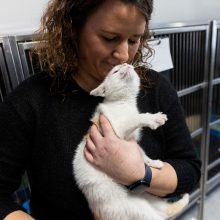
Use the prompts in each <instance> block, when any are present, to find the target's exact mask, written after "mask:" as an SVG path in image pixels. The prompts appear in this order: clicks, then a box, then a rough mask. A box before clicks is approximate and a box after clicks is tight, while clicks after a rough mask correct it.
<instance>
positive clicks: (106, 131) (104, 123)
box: [99, 114, 115, 136]
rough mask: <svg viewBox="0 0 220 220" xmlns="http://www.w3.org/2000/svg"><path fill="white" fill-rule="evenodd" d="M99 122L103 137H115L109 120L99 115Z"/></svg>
mask: <svg viewBox="0 0 220 220" xmlns="http://www.w3.org/2000/svg"><path fill="white" fill-rule="evenodd" d="M99 121H100V126H101V130H102V133H103V136H106V135H115V132H114V130H113V128H112V126H111V124H110V122H109V120H108V119H107V118H106V117H105V116H104V115H102V114H101V115H100V117H99Z"/></svg>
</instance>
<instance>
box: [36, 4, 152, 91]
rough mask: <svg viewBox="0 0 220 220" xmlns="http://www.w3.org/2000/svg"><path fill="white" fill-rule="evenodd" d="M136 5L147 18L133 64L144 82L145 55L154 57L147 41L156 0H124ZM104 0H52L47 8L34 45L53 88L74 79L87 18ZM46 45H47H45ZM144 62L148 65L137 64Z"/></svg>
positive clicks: (55, 88) (60, 88) (61, 87)
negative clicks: (79, 40)
mask: <svg viewBox="0 0 220 220" xmlns="http://www.w3.org/2000/svg"><path fill="white" fill-rule="evenodd" d="M121 1H122V2H124V3H128V4H133V5H135V6H136V7H137V8H139V10H141V12H142V13H143V15H144V16H145V18H146V30H145V33H144V35H143V36H142V38H141V44H140V47H139V49H138V52H137V54H136V55H135V57H134V59H133V62H132V64H133V65H134V66H136V67H137V68H136V70H137V72H138V73H139V75H140V77H141V78H142V79H143V81H145V82H147V80H148V79H147V74H146V70H147V69H148V64H147V62H146V58H148V57H149V56H151V49H150V48H149V46H148V44H147V39H148V38H149V29H148V24H149V20H150V18H151V13H152V10H153V0H121ZM103 2H105V0H92V1H91V0H77V1H75V0H50V2H49V3H48V7H47V9H46V11H45V13H44V15H43V16H42V18H41V27H40V29H39V30H38V31H37V32H36V33H35V34H34V37H33V40H36V41H38V42H39V43H38V44H37V46H36V47H35V48H34V53H36V54H37V55H38V56H39V59H40V60H41V62H42V63H43V64H44V66H46V68H47V69H48V70H49V73H50V75H51V77H52V78H53V80H54V83H53V87H54V90H55V91H56V90H58V91H59V92H62V91H60V90H63V89H64V86H65V85H66V84H67V83H68V82H69V81H70V80H71V79H72V74H76V73H77V72H78V44H77V37H78V34H79V32H80V30H81V28H82V27H83V25H84V24H85V22H86V21H87V19H88V17H89V16H90V15H91V14H92V13H94V12H95V11H96V9H97V8H98V7H100V5H101V4H102V3H103ZM45 46H46V47H45ZM143 48H146V49H147V50H146V51H147V54H146V56H145V57H143V54H142V49H143ZM141 62H142V63H145V66H146V67H145V68H143V67H138V66H139V65H140V63H141Z"/></svg>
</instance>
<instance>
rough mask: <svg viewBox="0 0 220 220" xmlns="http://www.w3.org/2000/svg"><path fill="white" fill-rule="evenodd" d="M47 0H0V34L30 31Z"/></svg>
mask: <svg viewBox="0 0 220 220" xmlns="http://www.w3.org/2000/svg"><path fill="white" fill-rule="evenodd" d="M47 3H48V0H0V35H4V34H11V33H32V32H33V31H34V30H36V28H37V27H39V24H40V17H41V15H42V13H43V10H44V8H45V6H46V5H47Z"/></svg>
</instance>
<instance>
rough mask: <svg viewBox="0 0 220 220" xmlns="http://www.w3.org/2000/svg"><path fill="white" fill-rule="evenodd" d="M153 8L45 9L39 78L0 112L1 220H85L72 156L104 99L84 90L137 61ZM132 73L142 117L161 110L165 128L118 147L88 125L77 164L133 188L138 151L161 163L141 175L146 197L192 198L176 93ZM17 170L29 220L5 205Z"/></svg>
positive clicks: (60, 5)
mask: <svg viewBox="0 0 220 220" xmlns="http://www.w3.org/2000/svg"><path fill="white" fill-rule="evenodd" d="M152 7H153V2H152V0H143V1H140V0H136V1H135V0H133V1H131V0H130V1H129V0H114V1H112V0H102V1H101V0H93V1H88V0H87V1H86V0H84V1H83V0H79V1H73V0H63V1H59V0H54V1H51V2H50V4H49V6H48V9H47V11H46V12H45V14H44V16H43V18H42V28H41V30H40V31H39V32H38V34H37V35H36V36H37V37H36V39H37V40H40V41H41V43H42V45H39V47H38V48H37V49H36V51H37V52H38V55H39V57H40V59H41V61H42V62H43V63H44V64H45V67H46V69H47V70H46V71H45V72H43V73H40V74H36V75H34V76H33V77H31V78H29V79H28V80H26V81H25V82H23V83H22V84H21V85H20V86H19V87H18V88H16V89H15V91H13V92H12V93H11V94H10V95H9V96H8V97H7V98H6V99H5V101H4V102H3V103H2V104H1V106H0V121H1V123H2V125H1V127H0V136H1V142H0V155H1V157H0V158H1V160H0V218H1V219H5V220H11V219H16V220H20V219H22V220H24V219H32V217H33V218H36V219H38V220H44V219H47V220H48V219H53V220H55V219H62V220H64V219H68V220H69V219H93V214H92V213H91V212H90V210H89V208H88V204H87V202H86V200H85V198H84V197H83V195H82V193H81V192H80V190H79V189H78V188H77V186H76V184H75V180H74V179H73V174H72V159H73V155H74V151H75V149H76V147H77V145H78V143H79V142H80V141H81V139H82V137H83V136H84V135H85V134H86V132H87V131H88V129H89V127H90V126H91V124H90V122H89V119H90V117H91V115H92V113H93V111H94V110H95V107H96V106H97V104H98V103H100V102H101V101H102V98H100V97H92V96H90V95H89V91H91V90H92V89H94V88H95V87H97V86H98V85H99V84H100V83H101V82H102V81H103V79H104V78H105V76H106V74H107V73H108V71H109V70H110V69H112V67H113V66H115V65H117V64H120V63H125V62H126V63H132V64H134V65H136V66H137V65H138V64H139V63H140V62H142V54H141V50H142V48H143V47H147V48H148V45H146V39H147V38H148V34H149V29H148V23H149V20H150V16H151V13H152ZM45 46H46V50H45V49H44V48H45ZM149 53H150V52H149ZM149 55H150V54H149ZM137 71H138V73H139V75H140V77H141V79H142V85H143V86H142V87H143V88H142V90H141V92H140V94H139V97H138V107H139V109H140V111H141V112H152V113H154V112H158V111H162V112H164V113H166V114H167V116H168V121H167V123H166V124H165V125H164V126H162V127H161V128H159V129H157V130H156V131H151V130H150V129H144V130H143V134H142V139H141V141H140V143H135V142H134V141H128V142H126V141H123V140H120V139H119V138H118V137H117V136H116V135H115V133H114V131H113V130H112V127H111V125H110V123H109V122H108V120H107V119H106V118H105V117H104V116H101V117H100V124H101V128H102V131H99V130H98V129H97V128H96V126H95V125H92V126H91V128H90V129H89V134H90V138H88V140H87V144H86V147H85V158H86V159H87V160H88V161H89V162H90V163H91V164H93V165H95V166H96V167H97V168H98V169H100V170H102V171H103V172H105V173H107V174H108V175H110V176H111V177H113V178H114V179H116V180H117V181H118V182H119V183H121V184H123V185H131V184H133V183H135V182H136V181H139V180H142V179H143V178H144V176H145V175H146V173H145V166H144V162H143V159H142V158H141V156H140V153H139V151H138V144H139V145H140V146H141V147H142V148H143V149H144V151H145V152H146V154H147V155H148V156H149V157H151V158H152V159H157V158H159V159H161V160H163V161H164V164H165V166H164V168H163V169H161V170H157V169H153V168H150V171H149V170H148V172H151V174H152V178H151V179H150V187H146V190H147V191H148V192H149V193H152V194H154V195H158V196H169V195H179V194H181V193H183V192H190V191H191V190H192V189H193V187H194V186H195V185H196V183H197V182H198V180H199V178H200V161H199V160H198V159H197V158H196V156H195V153H194V151H193V146H192V141H191V139H190V134H189V131H188V129H187V127H186V124H185V120H184V114H183V111H182V108H181V106H180V103H179V101H178V97H177V95H176V92H175V90H174V89H173V88H172V87H171V85H170V84H169V83H168V81H167V80H166V79H165V78H163V77H162V76H160V75H159V74H157V73H155V72H152V71H150V70H148V69H147V68H139V69H138V68H137ZM124 149H126V151H125V150H124ZM24 170H27V173H28V176H29V179H30V185H31V203H30V206H31V215H32V217H31V216H29V215H28V214H26V213H25V212H23V211H22V209H21V207H19V206H18V205H16V204H15V203H13V202H12V201H11V200H10V194H11V193H12V192H13V191H14V190H15V189H16V188H17V187H18V186H19V183H20V178H21V175H22V172H23V171H24ZM148 174H149V173H148Z"/></svg>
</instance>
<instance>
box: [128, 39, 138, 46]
mask: <svg viewBox="0 0 220 220" xmlns="http://www.w3.org/2000/svg"><path fill="white" fill-rule="evenodd" d="M128 43H129V44H131V45H134V44H137V43H138V40H128Z"/></svg>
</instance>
